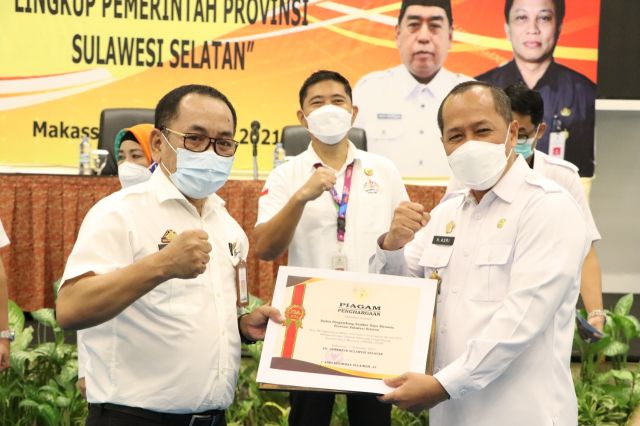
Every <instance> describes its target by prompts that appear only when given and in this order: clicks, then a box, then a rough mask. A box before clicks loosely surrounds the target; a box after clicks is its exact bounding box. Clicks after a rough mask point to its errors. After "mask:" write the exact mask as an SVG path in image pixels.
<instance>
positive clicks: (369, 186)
mask: <svg viewBox="0 0 640 426" xmlns="http://www.w3.org/2000/svg"><path fill="white" fill-rule="evenodd" d="M379 191H380V185H378V182H376V181H374V180H373V179H367V181H366V182H365V183H364V192H367V193H369V194H377V193H378V192H379Z"/></svg>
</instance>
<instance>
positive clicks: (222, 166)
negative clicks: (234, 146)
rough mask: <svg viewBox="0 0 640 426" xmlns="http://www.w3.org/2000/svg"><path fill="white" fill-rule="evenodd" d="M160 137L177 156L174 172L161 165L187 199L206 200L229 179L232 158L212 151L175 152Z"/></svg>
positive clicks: (181, 149)
mask: <svg viewBox="0 0 640 426" xmlns="http://www.w3.org/2000/svg"><path fill="white" fill-rule="evenodd" d="M162 137H163V138H164V140H165V142H166V143H167V145H169V146H170V147H171V149H173V151H174V152H175V153H176V155H177V162H176V171H175V172H174V173H170V172H169V170H167V168H166V167H165V166H164V164H161V165H162V167H163V168H164V169H165V170H166V171H167V172H168V173H169V178H170V179H171V182H173V184H174V185H175V186H176V188H178V190H179V191H180V192H182V193H183V194H184V195H186V196H187V197H189V198H193V199H196V200H200V199H203V198H207V197H208V196H210V195H211V194H213V193H215V192H216V191H217V190H218V189H220V188H221V187H222V185H224V183H225V182H226V181H227V179H229V175H230V174H231V167H232V166H233V159H234V157H221V156H220V155H218V154H216V153H215V152H213V151H204V152H192V151H189V150H188V149H184V148H178V149H177V150H176V149H174V148H173V147H172V146H171V144H170V143H169V141H168V140H167V138H166V136H165V135H164V134H162Z"/></svg>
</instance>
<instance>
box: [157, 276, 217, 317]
mask: <svg viewBox="0 0 640 426" xmlns="http://www.w3.org/2000/svg"><path fill="white" fill-rule="evenodd" d="M204 288H205V286H204V283H203V282H202V281H199V280H197V279H195V280H183V279H179V278H174V279H171V280H167V281H165V282H163V283H162V284H160V285H158V286H157V287H156V288H155V289H153V290H152V291H151V293H149V296H150V297H149V302H150V303H151V305H152V309H154V310H156V311H158V313H160V314H162V315H167V316H188V315H196V314H198V313H200V311H201V310H202V308H203V306H204V300H205V297H206V296H205V294H204V293H205V292H204Z"/></svg>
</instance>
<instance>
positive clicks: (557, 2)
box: [504, 0, 565, 38]
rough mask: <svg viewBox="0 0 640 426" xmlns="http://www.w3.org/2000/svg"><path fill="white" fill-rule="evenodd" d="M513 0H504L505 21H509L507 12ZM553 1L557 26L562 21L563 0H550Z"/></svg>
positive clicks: (509, 10)
mask: <svg viewBox="0 0 640 426" xmlns="http://www.w3.org/2000/svg"><path fill="white" fill-rule="evenodd" d="M513 1H514V0H506V1H505V2H504V19H505V22H507V23H509V12H511V8H512V7H513ZM552 1H553V6H554V8H555V12H556V22H557V26H556V29H557V27H559V26H560V25H562V21H563V20H564V10H565V7H564V0H552ZM558 36H559V34H556V38H557V37H558Z"/></svg>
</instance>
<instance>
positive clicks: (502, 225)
mask: <svg viewBox="0 0 640 426" xmlns="http://www.w3.org/2000/svg"><path fill="white" fill-rule="evenodd" d="M505 223H507V219H505V218H504V217H503V218H502V219H500V220H499V221H498V229H502V228H504V224H505Z"/></svg>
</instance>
